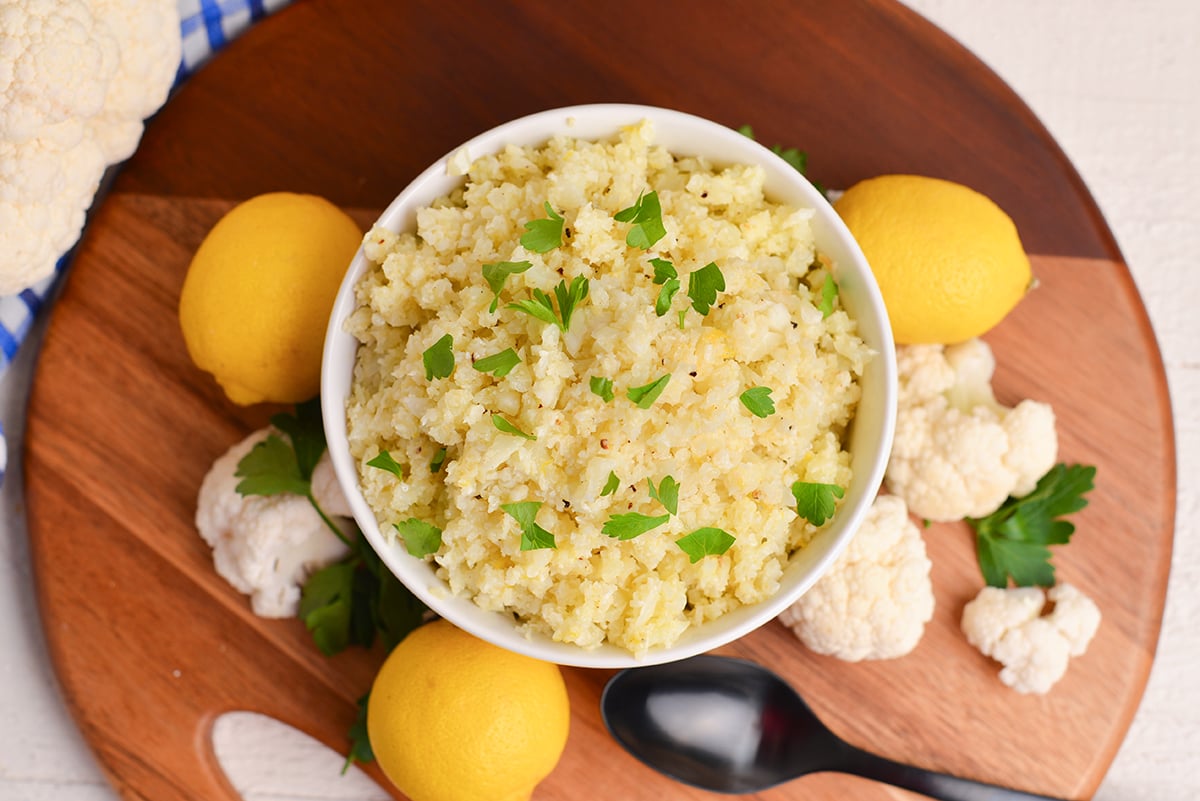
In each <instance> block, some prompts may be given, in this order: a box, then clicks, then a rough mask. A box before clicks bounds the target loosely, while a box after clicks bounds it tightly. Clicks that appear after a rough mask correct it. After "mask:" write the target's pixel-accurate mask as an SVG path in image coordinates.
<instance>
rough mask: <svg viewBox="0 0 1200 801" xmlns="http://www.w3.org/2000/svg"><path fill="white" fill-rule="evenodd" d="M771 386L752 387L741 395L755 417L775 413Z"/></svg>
mask: <svg viewBox="0 0 1200 801" xmlns="http://www.w3.org/2000/svg"><path fill="white" fill-rule="evenodd" d="M772 391H773V390H772V389H771V388H770V387H751V388H750V389H748V390H746V391H745V392H743V393H742V394H741V395H740V396H738V397H740V398H741V401H742V405H743V406H745V407H746V408H747V409H749V410H750V414H752V415H754V416H755V417H766V416H768V415H772V414H775V401H773V400H771V392H772Z"/></svg>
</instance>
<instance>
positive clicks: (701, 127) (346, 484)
mask: <svg viewBox="0 0 1200 801" xmlns="http://www.w3.org/2000/svg"><path fill="white" fill-rule="evenodd" d="M645 119H649V120H650V121H651V122H652V124H653V125H654V128H655V144H664V145H665V146H666V147H667V148H668V150H670V151H671V152H672V153H675V154H677V155H702V156H706V157H707V158H708V159H709V161H710V162H711V163H714V164H716V165H722V164H735V163H753V164H761V165H762V166H763V167H764V169H765V172H766V183H765V185H764V193H765V194H766V195H767V196H768V197H771V196H772V195H774V196H775V197H774V198H773V199H775V200H776V201H777V202H778V201H780V198H779V197H778V196H779V195H781V194H782V195H786V196H787V197H785V198H783V199H782V202H788V203H792V204H795V205H801V204H803V205H806V206H808V207H811V208H812V209H813V210H814V216H813V229H814V230H813V233H814V239H816V240H817V241H818V242H821V241H822V240H824V244H822V245H819V246H818V250H820V251H821V252H822V253H826V254H832V256H833V269H834V271H835V273H837V274H839V275H838V282H839V287H840V288H841V290H842V292H841V295H842V297H843V300H844V302H846V305H847V306H848V307H849V306H851V305H853V306H857V307H858V308H857V309H856V310H855V311H854V312H853V314H852V316H854V317H855V319H856V322H857V324H858V327H859V333H860V336H863V338H864V339H865V340H867V341H868V344H870V345H871V347H872V348H873V349H874V350H875V351H876V357H875V358H874V359H872V361H871V362H870V363H869V364H868V365H867V370H866V372H865V373H864V375H863V378H862V382H863V383H864V384H866V382H868V381H870V382H872V383H871V388H872V394H871V396H870V399H868V393H866V392H864V393H863V397H862V399H861V400H860V402H859V406H858V408H857V409H856V412H855V421H854V422H853V424H852V425H853V428H854V429H855V430H854V432H853V434H852V436H855V437H857V436H865V435H863V434H861V432H860V430H859V420H860V417H861V416H862V412H863V408H864V406H866V407H867V408H868V409H869V410H870V411H871V415H870V419H869V420H868V421H867V425H869V426H870V427H871V429H872V430H871V431H870V432H869V433H870V434H871V441H872V443H874V445H875V447H874V448H873V449H871V450H870V454H868V455H863V454H860V453H859V452H858V449H851V458H852V461H854V462H856V463H857V462H858V461H859V460H860V459H866V461H867V469H866V471H865V472H864V473H860V471H859V468H858V467H857V466H856V467H855V471H854V476H853V478H852V480H851V486H850V487H849V488H848V491H847V493H846V498H845V499H843V502H842V507H841V508H840V509H839V511H838V515H837V516H836V517H835V518H834V521H833V522H832V523H831V524H830V525H829V526H827V527H826V528H824V529H822V531H821V532H820V533H819V534H818V536H817V538H815V539H814V541H813V542H811V543H809V545H807V546H805V548H803V549H801V550H800V551H798V552H797V553H796V554H794V555H793V556H792V558H791V560H790V562H789V564H788V566H787V568H786V569H785V571H784V575H783V576H782V577H781V579H780V589H779V591H778V592H776V594H775V595H773V596H771V597H769V598H767V599H765V600H763V601H760V602H758V603H756V604H752V605H748V606H747V605H742V606H740V607H738V608H736V609H734V610H732V611H730V612H728V613H726V614H724V615H722V616H721V617H718V618H716V619H714V620H712V621H708V622H705V623H703V624H699V625H694V626H691V627H689V629H688V631H686V632H684V634H683V636H682V637H681V638H680V639H679V640H678V641H676V642H675V643H674V644H672V645H670V646H666V647H660V648H654V649H651V650H650V651H648V652H646V653H645V654H640V655H635V654H634V653H632V652H630V651H627V650H625V649H624V648H620V647H619V646H615V645H612V644H610V643H605V644H603V645H601V646H600V647H599V648H597V649H586V648H584V647H582V646H579V645H575V644H572V643H564V642H557V641H554V640H551V639H550V638H549V637H546V636H544V635H540V634H533V635H529V634H526V633H525V632H521V631H519V630H518V629H517V627H516V626H515V625H514V622H513V620H512V617H511V615H505V614H503V613H500V612H489V611H486V610H483V609H482V608H481V607H479V606H477V605H476V604H475V603H474V601H472V600H470V599H468V598H463V597H460V596H454V595H452V594H451V592H450V589H449V587H448V586H447V585H446V584H445V583H444V582H443V581H442V580H441V579H437V578H436V577H435V576H434V573H433V568H432V567H431V564H430V562H428V561H426V560H425V559H418V558H416V557H413V556H411V555H409V554H408V552H407V551H405V550H404V549H403V547H402V546H400V545H399V544H398V543H389V542H387V540H386V539H385V538H384V536H383V534H382V533H381V532H380V528H379V524H378V521H377V520H376V518H375V516H374V513H373V512H372V511H371V509H370V507H369V505H368V504H367V503H366V500H365V499H364V498H363V496H362V494H361V492H360V491H359V488H358V475H357V468H356V466H355V464H354V462H353V460H352V459H351V457H350V452H349V447H348V438H347V425H346V414H345V401H346V397H347V395H348V391H349V387H350V384H351V383H352V376H353V369H354V364H355V361H356V357H355V352H356V351H357V340H355V339H354V337H353V336H351V335H350V334H349V333H347V332H346V331H345V330H344V328H343V326H344V321H345V319H346V318H347V316H348V315H349V314H350V313H351V312H353V310H354V309H355V308H356V306H357V304H356V299H355V285H356V284H357V282H358V280H359V279H360V278H361V276H362V274H363V273H364V272H365V270H366V269H367V267H368V265H369V262H368V260H367V259H366V256H365V254H364V251H363V248H362V247H361V246H360V247H359V249H358V251H357V252H356V253H355V255H354V258H353V260H352V262H351V263H350V265H349V267H348V269H347V271H346V274H345V276H344V277H343V280H342V284H341V286H340V287H339V289H338V294H337V297H336V299H335V301H334V305H333V308H332V310H331V313H330V318H329V322H328V326H327V329H326V336H325V343H324V348H323V352H322V370H321V412H322V418H323V421H324V426H325V431H326V439H327V442H328V445H329V448H328V450H329V454H330V459H331V461H332V465H333V469H334V473H335V475H336V477H337V480H338V483H339V484H340V486H341V488H342V490H343V492H344V493H345V495H346V499H347V501H348V503H349V505H350V508H351V510H352V512H353V514H354V518H355V520H356V522H357V523H358V525H359V527H360V528H361V529H362V532H363V536H364V537H365V538H366V540H367V542H369V543H370V545H371V547H372V548H373V549H374V550H375V551H376V552H377V553H378V555H379V557H380V560H381V561H382V562H383V564H384V565H385V566H386V567H387V569H388V570H389V571H391V572H392V573H393V574H394V575H395V576H396V577H397V578H398V579H399V580H400V581H401V582H402V583H403V584H404V585H405V586H406V587H408V589H409V590H410V591H411V592H413V594H414V595H416V596H417V597H418V598H419V599H420V600H421V601H422V602H423V603H425V604H426V605H427V606H429V608H430V609H432V610H433V611H434V612H436V613H437V614H439V615H441V616H442V617H445V618H446V619H448V620H450V622H452V623H454V624H455V625H457V626H459V627H460V628H462V629H464V630H465V631H467V632H469V633H471V634H473V635H475V636H477V637H480V638H481V639H483V640H486V641H488V642H491V643H493V644H495V645H498V646H500V647H503V648H507V649H509V650H512V651H516V652H518V653H523V654H525V655H527V656H531V657H534V658H537V659H541V660H545V661H548V662H554V663H557V664H561V665H571V666H577V667H593V668H625V667H636V666H642V665H651V664H658V663H662V662H669V661H675V660H679V659H684V658H687V657H689V656H694V655H696V654H699V653H703V652H705V651H709V650H712V649H713V648H717V647H719V646H721V645H725V644H727V643H729V642H732V641H734V640H736V639H739V638H741V637H743V636H745V635H746V634H749V633H750V632H751V631H753V630H755V629H757V628H759V627H760V626H762V625H763V624H765V623H767V622H769V621H770V620H771V619H772V618H774V617H775V616H776V615H778V614H779V613H780V612H781V611H783V610H784V609H785V608H787V607H788V606H790V605H791V604H792V603H794V602H795V600H796V599H797V598H799V597H800V596H801V595H802V594H803V593H804V592H806V591H807V590H808V589H809V588H810V587H811V586H812V585H813V584H814V583H816V581H817V580H818V578H820V576H821V575H823V574H824V573H825V572H826V571H827V570H828V568H829V566H830V565H831V564H832V563H833V561H834V560H835V559H836V558H837V557H838V556H839V555H840V554H841V552H842V551H843V549H844V548H845V547H846V546H847V544H848V543H849V541H850V539H851V537H852V536H853V534H854V532H855V531H856V530H857V529H858V527H859V525H860V523H861V520H862V518H863V516H864V515H865V514H866V511H867V509H868V508H869V507H870V505H871V503H872V501H873V500H874V497H875V495H876V494H877V492H878V489H879V487H880V485H881V483H882V480H883V474H884V470H885V468H886V466H887V461H888V454H889V453H890V451H891V444H892V439H893V436H894V429H895V413H896V396H897V388H896V366H895V345H894V342H893V340H892V335H891V327H890V324H889V323H888V318H887V312H886V309H885V308H884V305H883V300H882V296H881V295H880V293H879V288H878V286H877V285H876V283H875V281H874V278H873V276H872V274H871V271H870V268H869V266H868V265H867V262H866V258H865V257H864V256H863V254H862V251H861V249H860V248H859V246H858V244H857V243H856V242H855V240H854V238H853V236H852V235H851V234H850V232H849V230H848V229H847V228H846V226H845V224H844V223H842V221H841V219H840V217H838V215H837V212H836V211H834V210H833V207H832V206H831V205H830V203H829V201H828V200H827V199H826V198H825V196H824V195H823V194H822V193H821V192H820V191H818V190H817V189H816V188H815V187H814V186H813V185H812V184H811V183H810V182H809V181H808V180H807V179H806V178H805V177H804V176H803V175H801V174H800V173H799V172H798V171H797V170H795V169H794V168H793V167H792V166H791V165H789V164H788V163H787V162H785V161H783V159H782V158H780V157H779V156H778V155H776V154H775V153H773V152H772V151H771V150H770V149H768V148H766V147H764V146H762V145H760V144H758V143H757V142H755V141H754V140H752V139H750V138H749V137H747V136H745V135H744V134H742V133H741V132H739V131H735V130H733V129H732V128H728V127H726V126H724V125H721V124H720V123H717V122H714V121H712V120H708V119H705V118H703V117H699V116H696V115H693V114H688V113H686V112H682V111H677V110H674V109H669V108H663V107H659V106H648V105H640V104H632V103H595V104H585V105H574V106H565V107H561V108H553V109H547V110H544V111H539V112H535V113H532V114H528V115H525V116H523V117H518V118H516V119H513V120H510V121H508V122H505V123H502V124H500V125H497V126H495V127H493V128H491V129H488V130H486V131H484V132H482V133H480V134H478V135H476V136H475V137H473V138H471V139H469V140H468V141H467V142H465V143H463V144H461V145H459V146H457V147H455V148H453V149H452V150H450V151H449V152H447V153H446V154H445V155H444V156H442V157H441V158H439V159H438V160H437V161H435V162H434V163H433V164H431V165H430V166H429V167H427V168H426V169H425V170H423V171H422V172H421V173H420V174H419V175H418V176H417V177H416V178H414V179H413V180H412V181H411V182H410V183H409V184H408V185H407V186H406V187H404V189H403V190H402V191H401V192H400V193H399V194H398V195H397V196H396V198H395V199H394V200H393V201H392V202H391V203H390V204H389V205H388V207H387V208H386V209H385V210H384V212H383V213H382V214H381V215H380V216H379V218H378V220H377V221H376V223H375V225H378V226H381V227H384V228H387V229H389V230H393V231H396V232H402V231H406V230H413V229H414V228H415V224H416V211H417V209H419V208H421V207H423V206H428V205H429V204H430V203H431V202H432V201H434V200H436V199H438V198H439V197H443V196H445V195H446V194H447V193H448V192H449V191H450V189H451V188H453V187H454V186H456V185H461V184H462V183H464V182H465V180H466V176H465V175H459V174H456V172H455V171H452V170H450V169H448V168H449V167H450V166H451V165H452V164H454V163H456V160H457V161H459V162H461V160H462V157H463V154H467V155H468V156H469V158H470V160H471V161H473V160H474V159H476V158H479V157H480V156H483V155H488V154H494V153H496V152H498V151H500V150H501V149H503V147H505V146H507V145H512V144H515V145H523V146H529V145H536V144H540V143H544V142H546V141H548V140H549V139H550V138H552V137H553V136H556V135H560V134H561V135H566V136H571V137H574V138H579V139H599V138H607V137H611V136H613V135H614V134H615V133H617V131H618V130H619V129H620V128H621V127H624V126H626V125H630V124H634V123H637V122H640V121H641V120H645ZM664 132H667V133H668V135H666V136H664ZM675 137H680V138H683V139H686V140H687V141H688V142H691V143H695V144H696V145H697V146H696V148H695V152H692V153H688V152H687V151H688V147H687V146H686V145H684V146H683V147H682V149H681V148H680V147H678V146H674V145H671V144H667V143H665V142H663V139H664V138H666V139H672V138H675ZM714 152H719V153H720V154H721V155H720V156H719V157H718V156H713V155H712V153H714ZM727 154H728V156H729V157H728V158H726V155H727ZM847 287H850V292H847V291H846V289H847ZM864 329H865V330H864ZM864 453H865V452H864ZM818 542H820V543H821V547H820V548H819V549H814V545H815V544H817V543H818ZM818 550H819V552H818ZM797 572H799V573H801V575H800V577H799V578H798V579H796V578H793V579H792V580H791V581H790V582H789V580H788V577H789V574H794V573H797Z"/></svg>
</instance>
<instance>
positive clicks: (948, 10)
mask: <svg viewBox="0 0 1200 801" xmlns="http://www.w3.org/2000/svg"><path fill="white" fill-rule="evenodd" d="M907 2H908V3H909V5H911V6H912V7H913V8H915V9H916V10H917V11H919V12H921V13H923V14H925V15H926V16H927V17H929V18H930V19H932V20H933V21H934V22H936V23H937V24H939V25H941V26H942V27H943V28H945V29H946V30H947V31H949V32H950V33H951V34H952V35H954V36H955V37H957V38H958V39H959V40H960V41H962V42H963V43H965V44H966V45H967V46H968V47H970V48H971V49H972V50H974V51H975V52H976V53H977V54H978V55H979V56H980V57H981V58H982V59H983V60H984V61H985V62H987V63H988V64H989V65H990V66H991V67H992V68H993V69H995V70H996V71H997V72H998V73H999V74H1000V75H1001V76H1002V77H1003V78H1004V79H1005V80H1007V81H1008V82H1009V83H1010V84H1011V85H1012V86H1013V88H1014V89H1016V91H1017V93H1018V94H1020V95H1021V96H1022V97H1023V98H1025V100H1026V102H1028V103H1029V105H1030V106H1031V107H1032V108H1033V110H1034V112H1035V113H1037V114H1038V116H1039V117H1040V118H1041V119H1042V121H1043V122H1044V123H1045V124H1046V126H1047V127H1048V128H1049V129H1050V132H1051V133H1052V134H1053V135H1054V136H1055V137H1056V138H1057V139H1058V141H1059V143H1060V144H1061V145H1062V147H1063V149H1064V150H1065V151H1066V152H1067V155H1068V156H1069V157H1070V158H1071V160H1072V161H1073V162H1074V164H1075V166H1076V167H1077V168H1078V170H1079V172H1080V173H1081V174H1082V175H1083V178H1084V180H1085V181H1086V182H1087V184H1088V186H1089V187H1090V188H1091V191H1092V193H1093V194H1094V195H1095V197H1096V199H1097V201H1098V202H1099V204H1100V207H1101V209H1102V211H1103V212H1104V214H1105V216H1106V218H1107V220H1108V223H1109V225H1110V227H1111V228H1112V229H1113V231H1114V233H1115V234H1116V237H1117V241H1118V242H1119V243H1120V246H1121V248H1122V250H1123V252H1124V254H1125V258H1126V260H1127V262H1128V263H1129V265H1130V266H1131V268H1132V270H1133V274H1134V278H1135V279H1136V281H1137V285H1138V287H1139V289H1140V290H1141V293H1142V296H1143V299H1144V301H1145V303H1146V305H1147V307H1148V308H1149V311H1150V317H1151V320H1152V321H1153V323H1154V326H1155V330H1156V332H1157V335H1158V339H1159V343H1160V347H1161V348H1162V351H1163V356H1164V360H1165V362H1166V365H1167V373H1168V379H1169V381H1170V385H1171V395H1172V405H1173V408H1174V412H1175V426H1176V441H1177V446H1178V467H1179V488H1178V493H1179V494H1178V512H1177V518H1178V526H1177V530H1176V536H1175V554H1174V560H1173V567H1172V573H1171V584H1170V589H1169V592H1168V601H1167V612H1166V620H1165V623H1164V628H1163V633H1162V639H1161V641H1160V645H1159V651H1158V657H1157V659H1156V661H1155V666H1154V670H1153V673H1152V675H1151V679H1150V685H1149V687H1148V689H1147V693H1146V696H1145V699H1144V701H1143V703H1142V706H1141V709H1140V710H1139V712H1138V715H1137V718H1136V719H1135V721H1134V725H1133V728H1132V730H1131V731H1130V733H1129V737H1128V739H1127V740H1126V742H1125V744H1124V746H1123V747H1122V748H1121V751H1120V753H1119V755H1118V757H1117V760H1116V763H1115V764H1114V765H1113V767H1112V770H1111V771H1110V773H1109V775H1108V777H1107V778H1106V780H1105V782H1104V784H1103V785H1102V787H1101V789H1100V792H1099V793H1098V794H1097V796H1096V798H1097V799H1098V800H1099V801H1138V800H1139V799H1145V800H1146V801H1184V800H1185V799H1194V798H1197V797H1200V675H1198V672H1197V670H1196V665H1197V664H1200V626H1198V625H1197V624H1196V621H1197V620H1198V619H1200V541H1198V538H1200V522H1198V518H1200V491H1198V489H1197V485H1198V484H1200V355H1198V354H1200V348H1198V343H1200V309H1198V308H1197V307H1198V306H1200V268H1197V267H1196V260H1197V258H1198V254H1200V201H1197V197H1200V2H1197V1H1196V0H1153V2H1135V0H1058V1H1057V2H1048V1H1047V0H907ZM267 24H269V22H268V23H267ZM34 341H36V336H35V339H34ZM34 351H35V348H34V347H33V346H32V343H31V344H30V345H29V346H27V347H25V348H24V349H23V351H22V353H21V354H20V356H19V357H18V360H17V362H16V363H15V364H14V366H13V368H12V369H11V370H10V372H9V373H8V374H7V375H6V376H5V377H4V378H3V380H2V381H0V420H3V422H4V425H5V427H6V431H7V433H8V439H9V474H8V477H7V480H6V483H5V485H4V487H3V489H2V490H0V510H2V513H0V799H3V801H8V800H9V799H21V801H113V799H114V798H115V793H114V792H113V791H112V789H111V788H110V787H109V786H108V784H107V783H106V782H105V780H104V778H103V777H102V776H101V775H100V773H99V771H98V769H97V768H96V766H95V763H94V762H93V760H92V758H91V756H90V754H89V752H88V750H87V747H86V746H85V744H84V743H83V740H82V738H81V737H80V735H79V733H78V732H77V730H76V729H75V726H74V724H73V722H72V721H71V719H70V717H69V716H68V714H67V713H66V710H65V709H64V707H63V705H62V702H61V700H60V698H59V695H58V692H57V688H56V686H55V682H54V676H53V673H52V670H51V667H50V664H49V660H48V658H47V654H46V650H45V646H44V643H43V641H42V636H41V626H40V623H39V620H38V611H37V606H36V602H35V600H34V591H33V586H32V579H31V575H30V566H29V552H28V547H27V542H26V529H25V512H24V503H23V499H22V492H23V487H22V481H21V465H20V448H21V441H22V435H23V416H24V406H25V399H26V396H27V392H28V384H29V377H30V373H31V369H32V365H33V362H34V358H35V356H36V354H35V352H34ZM1066 680H1069V676H1068V678H1067V679H1066ZM276 725H277V724H272V723H269V722H266V721H263V720H261V719H258V718H254V717H249V716H239V717H235V718H227V719H224V720H223V721H222V722H221V723H220V724H219V725H218V733H217V745H218V752H219V753H220V754H221V755H222V761H223V764H224V765H225V767H226V770H227V771H228V772H229V774H230V776H231V779H232V781H233V783H234V785H235V786H237V787H238V788H239V789H241V790H242V791H243V793H244V795H245V797H246V798H247V799H250V800H251V801H267V799H271V800H272V801H283V800H284V799H287V800H288V801H300V800H301V799H316V798H320V799H328V800H329V801H338V800H339V799H360V800H362V799H383V798H386V796H385V795H384V794H383V793H382V792H381V791H380V790H379V789H378V788H376V787H375V786H374V785H373V784H371V783H370V782H369V781H368V780H367V779H365V778H364V777H363V776H362V775H361V774H357V775H356V774H355V773H351V774H348V775H347V776H345V777H340V776H339V775H338V771H339V770H340V765H341V758H340V757H338V756H336V755H334V754H332V753H331V752H328V751H325V749H324V748H322V747H321V746H318V745H316V744H314V743H312V742H311V741H307V740H306V739H305V738H303V737H302V736H301V735H299V734H295V733H291V732H290V731H289V732H287V733H282V734H280V733H277V732H276V731H275V729H274V728H273V727H274V726H276ZM280 728H282V727H280ZM268 733H269V736H268ZM268 742H269V743H270V744H269V745H268V744H267V743H268Z"/></svg>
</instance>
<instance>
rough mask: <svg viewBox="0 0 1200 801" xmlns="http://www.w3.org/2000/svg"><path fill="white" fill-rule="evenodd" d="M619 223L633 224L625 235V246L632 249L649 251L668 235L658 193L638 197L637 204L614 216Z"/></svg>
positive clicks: (647, 193)
mask: <svg viewBox="0 0 1200 801" xmlns="http://www.w3.org/2000/svg"><path fill="white" fill-rule="evenodd" d="M613 219H614V220H616V221H617V222H632V223H633V227H632V228H630V229H629V233H628V234H626V235H625V244H627V245H629V247H631V248H641V249H642V250H649V249H650V247H651V246H652V245H654V243H655V242H657V241H658V240H660V239H662V238H663V237H664V236H666V235H667V229H666V227H665V226H664V225H663V221H662V206H661V205H660V204H659V202H658V192H646V193H643V194H641V195H638V199H637V202H636V203H634V204H633V205H632V206H630V207H629V208H627V209H621V210H620V211H618V212H617V213H616V214H614V215H613Z"/></svg>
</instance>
